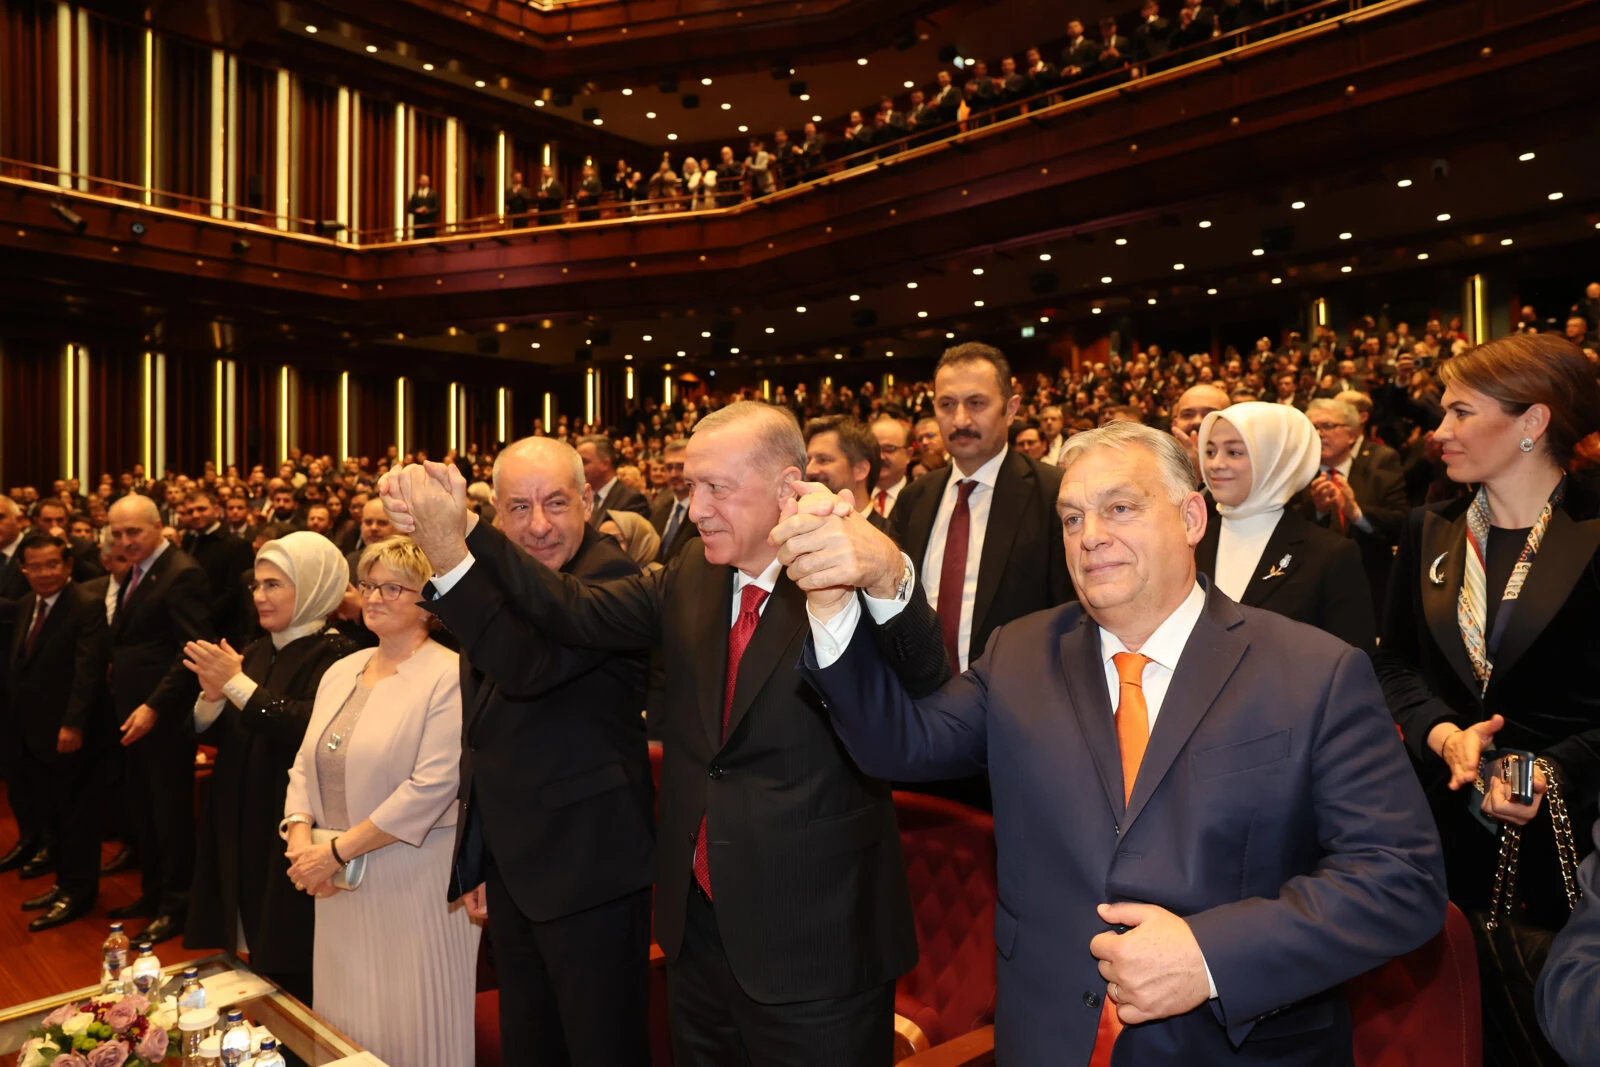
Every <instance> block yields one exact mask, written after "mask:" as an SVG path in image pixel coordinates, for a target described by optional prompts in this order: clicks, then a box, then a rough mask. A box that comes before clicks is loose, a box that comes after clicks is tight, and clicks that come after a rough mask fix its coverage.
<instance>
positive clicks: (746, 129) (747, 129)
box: [739, 126, 750, 133]
mask: <svg viewBox="0 0 1600 1067" xmlns="http://www.w3.org/2000/svg"><path fill="white" fill-rule="evenodd" d="M739 132H740V133H749V132H750V127H748V126H740V127H739Z"/></svg>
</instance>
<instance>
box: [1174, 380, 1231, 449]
mask: <svg viewBox="0 0 1600 1067" xmlns="http://www.w3.org/2000/svg"><path fill="white" fill-rule="evenodd" d="M1230 403H1231V401H1229V399H1228V394H1227V393H1226V392H1225V391H1224V390H1223V389H1222V388H1221V387H1220V386H1216V385H1211V384H1210V383H1202V384H1200V385H1195V386H1191V387H1189V388H1188V389H1185V390H1184V391H1183V395H1182V396H1180V397H1178V403H1177V404H1176V405H1174V407H1173V409H1172V430H1173V432H1174V433H1177V434H1180V435H1181V436H1183V437H1184V438H1186V439H1187V438H1192V437H1193V436H1194V432H1195V431H1196V430H1198V429H1199V428H1200V423H1201V422H1202V421H1203V420H1204V419H1205V417H1206V416H1207V415H1209V414H1211V413H1212V412H1213V411H1221V410H1222V409H1223V408H1225V407H1228V406H1229V405H1230Z"/></svg>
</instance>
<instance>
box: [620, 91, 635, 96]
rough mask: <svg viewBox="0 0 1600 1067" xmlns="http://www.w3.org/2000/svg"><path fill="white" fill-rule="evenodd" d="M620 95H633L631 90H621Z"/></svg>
mask: <svg viewBox="0 0 1600 1067" xmlns="http://www.w3.org/2000/svg"><path fill="white" fill-rule="evenodd" d="M622 95H623V96H632V95H633V90H632V89H624V90H622Z"/></svg>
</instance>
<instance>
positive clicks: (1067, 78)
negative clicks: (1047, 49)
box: [1061, 19, 1115, 85]
mask: <svg viewBox="0 0 1600 1067" xmlns="http://www.w3.org/2000/svg"><path fill="white" fill-rule="evenodd" d="M1112 24H1113V26H1114V25H1115V21H1113V23H1112ZM1099 64H1100V46H1099V45H1097V44H1095V42H1093V41H1091V40H1089V38H1087V37H1085V36H1084V35H1083V22H1082V20H1081V19H1073V20H1071V21H1070V22H1068V23H1067V43H1066V45H1065V46H1064V47H1063V48H1062V49H1061V82H1062V84H1063V85H1067V84H1070V83H1072V82H1074V81H1079V80H1082V79H1083V78H1087V77H1089V76H1090V75H1092V74H1093V73H1094V72H1095V70H1096V69H1098V67H1099Z"/></svg>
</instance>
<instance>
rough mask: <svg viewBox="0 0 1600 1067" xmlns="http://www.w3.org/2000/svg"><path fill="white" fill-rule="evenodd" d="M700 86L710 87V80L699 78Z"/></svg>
mask: <svg viewBox="0 0 1600 1067" xmlns="http://www.w3.org/2000/svg"><path fill="white" fill-rule="evenodd" d="M700 84H701V85H710V84H711V79H710V78H701V79H700Z"/></svg>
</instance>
